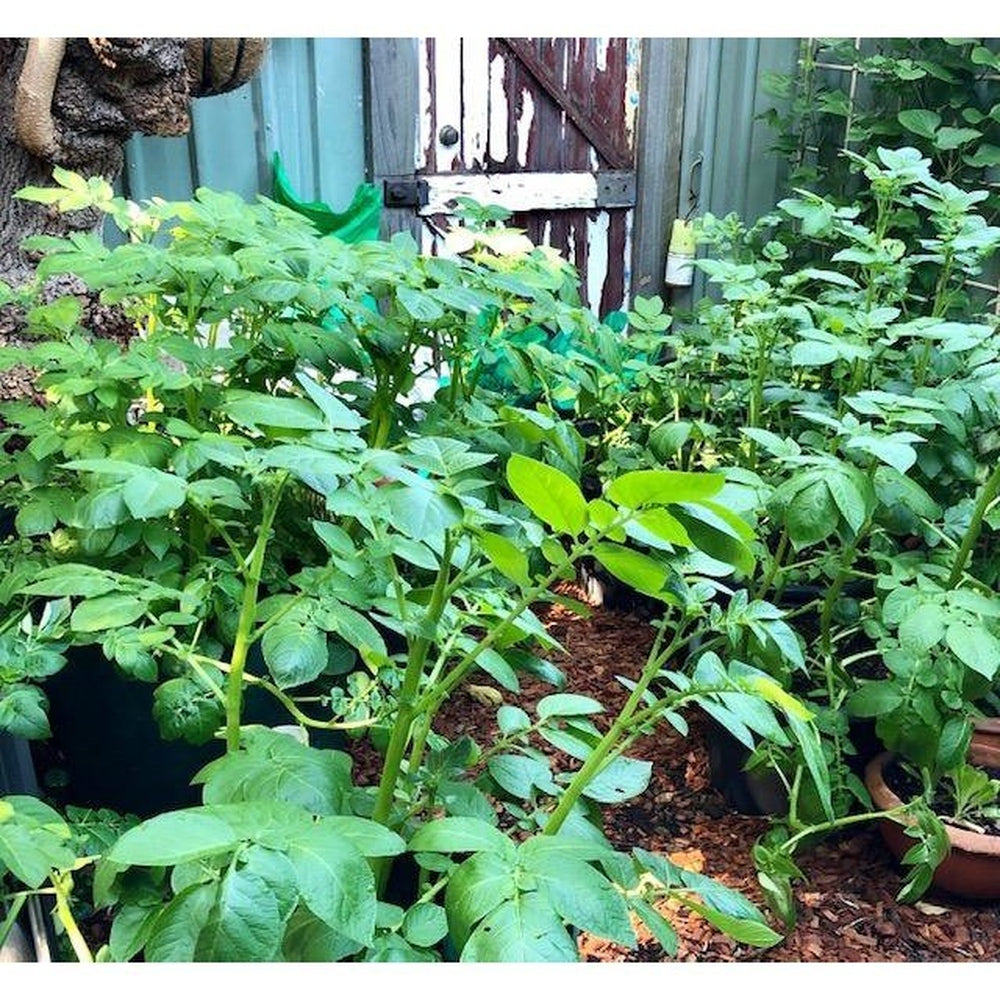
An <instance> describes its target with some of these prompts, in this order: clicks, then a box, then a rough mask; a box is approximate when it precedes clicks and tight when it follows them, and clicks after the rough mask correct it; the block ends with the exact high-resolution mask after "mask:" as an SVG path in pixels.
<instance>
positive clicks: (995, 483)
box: [947, 461, 1000, 590]
mask: <svg viewBox="0 0 1000 1000" xmlns="http://www.w3.org/2000/svg"><path fill="white" fill-rule="evenodd" d="M998 494H1000V461H998V462H997V466H996V468H995V469H994V470H993V472H992V473H990V477H989V479H987V480H986V482H985V484H984V485H983V488H982V490H981V491H980V493H979V497H978V499H977V500H976V506H975V507H974V508H973V511H972V519H971V520H970V521H969V527H968V528H966V529H965V535H964V537H963V538H962V544H961V545H960V546H959V549H958V553H957V554H956V556H955V561H954V563H952V566H951V573H950V574H949V576H948V583H947V588H948V590H953V589H954V588H955V587H957V586H958V581H959V580H961V579H962V574H963V573H964V572H965V564H966V563H967V562H968V560H969V556H970V555H971V554H972V550H973V549H974V548H975V545H976V542H977V541H979V533H980V532H981V531H982V530H983V520H984V518H985V517H986V511H987V510H988V509H989V506H990V504H991V503H993V501H994V500H995V499H996V498H997V495H998Z"/></svg>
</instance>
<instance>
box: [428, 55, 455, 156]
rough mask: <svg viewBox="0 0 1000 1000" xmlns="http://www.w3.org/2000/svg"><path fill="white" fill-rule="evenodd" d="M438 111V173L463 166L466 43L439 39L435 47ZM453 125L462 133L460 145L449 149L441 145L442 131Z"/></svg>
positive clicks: (436, 139) (436, 129)
mask: <svg viewBox="0 0 1000 1000" xmlns="http://www.w3.org/2000/svg"><path fill="white" fill-rule="evenodd" d="M434 78H435V87H434V92H435V108H434V112H435V113H434V123H435V124H434V129H435V135H434V136H433V137H432V141H433V143H434V155H435V159H436V163H437V171H438V172H439V173H445V172H446V171H448V170H452V169H454V166H455V164H456V161H457V165H458V167H459V168H461V166H462V162H461V156H462V139H461V131H462V40H461V39H460V38H438V39H436V40H435V43H434ZM447 125H450V126H451V127H452V128H454V129H455V130H456V131H457V132H458V133H459V141H458V142H457V143H454V144H453V145H451V146H446V145H445V144H444V143H443V142H441V141H440V135H441V129H443V128H444V127H445V126H447Z"/></svg>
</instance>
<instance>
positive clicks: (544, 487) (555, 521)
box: [507, 454, 587, 536]
mask: <svg viewBox="0 0 1000 1000" xmlns="http://www.w3.org/2000/svg"><path fill="white" fill-rule="evenodd" d="M507 481H508V483H510V488H511V489H512V490H513V491H514V495H515V496H516V497H517V498H518V500H520V501H521V502H522V503H523V504H524V505H525V506H526V507H527V508H528V510H530V511H531V512H532V514H534V515H535V516H536V517H538V518H540V519H541V520H542V521H544V522H545V523H546V524H548V525H550V526H551V527H552V528H554V529H555V530H556V531H558V532H563V533H565V534H568V535H574V536H576V535H579V534H580V532H582V531H583V529H584V528H585V527H586V526H587V501H586V500H585V499H584V498H583V494H582V493H581V492H580V487H579V486H577V485H576V483H574V482H573V480H572V479H570V478H569V476H567V475H566V473H565V472H560V471H559V470H558V469H554V468H552V466H550V465H546V464H545V463H544V462H539V461H537V460H536V459H534V458H528V457H527V456H525V455H517V454H515V455H511V456H510V458H509V459H508V460H507Z"/></svg>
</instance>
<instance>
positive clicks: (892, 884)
mask: <svg viewBox="0 0 1000 1000" xmlns="http://www.w3.org/2000/svg"><path fill="white" fill-rule="evenodd" d="M548 622H549V627H550V629H551V631H552V633H553V635H555V637H556V638H558V639H559V640H560V642H562V643H563V645H564V646H565V647H566V648H567V650H569V651H570V654H569V655H565V656H562V657H553V659H554V660H556V661H557V662H559V665H560V666H561V667H562V669H563V670H564V671H565V672H566V674H567V678H568V682H567V690H571V691H574V692H577V693H580V694H587V695H590V696H591V697H594V698H596V699H597V700H599V701H601V702H602V703H603V704H604V705H605V706H607V707H608V709H609V712H613V711H614V710H615V709H616V708H617V707H619V706H620V705H621V703H622V701H623V700H624V698H625V696H626V691H625V689H624V688H623V687H622V685H621V684H620V683H619V682H618V681H617V680H616V679H615V677H616V675H622V676H625V677H632V678H634V677H636V676H637V675H638V673H639V670H640V668H641V665H642V662H643V660H644V657H645V654H646V652H647V650H648V648H649V646H650V643H651V642H652V629H651V628H650V627H649V626H648V624H646V622H645V621H644V620H643V619H641V618H640V617H639V616H638V615H635V614H626V613H622V612H614V611H608V610H605V609H603V608H598V609H595V610H594V613H593V615H592V617H590V618H589V619H583V618H581V617H579V616H578V615H576V614H574V613H572V612H570V611H568V610H566V609H564V608H559V607H556V608H554V609H552V611H551V612H550V613H549V615H548ZM473 683H476V684H480V683H481V684H486V685H488V684H491V683H492V682H491V681H490V679H489V678H485V677H483V678H478V677H477V678H474V679H473ZM549 693H551V688H549V687H548V686H546V685H544V684H542V683H540V682H537V681H534V680H527V681H525V682H524V683H523V684H522V690H521V693H520V696H514V698H515V700H517V701H518V702H519V703H520V704H521V705H522V706H524V707H525V709H526V710H527V711H529V712H530V710H531V707H532V706H533V705H534V703H535V702H536V701H537V700H538V699H539V698H540V697H543V696H544V695H546V694H549ZM505 697H506V698H507V699H508V700H510V699H511V696H510V695H509V694H508V695H506V696H505ZM688 721H689V722H690V724H691V731H690V733H689V735H688V736H687V737H682V736H680V735H679V734H677V733H676V732H674V731H673V730H672V729H670V728H668V727H666V726H663V727H662V728H661V729H659V730H658V731H657V733H656V734H655V735H653V736H649V737H644V738H643V739H642V741H641V742H639V743H637V744H635V745H634V746H633V747H632V748H631V750H630V751H629V753H630V755H632V756H636V757H641V758H643V759H646V760H650V761H652V762H653V776H652V780H651V781H650V784H649V787H648V788H647V789H646V791H645V792H644V793H643V794H642V795H641V796H640V797H639V798H636V799H633V800H631V801H629V802H627V803H624V804H622V805H620V806H617V807H609V808H607V810H606V812H605V832H606V833H607V835H608V838H609V839H610V840H611V842H612V843H613V844H615V845H616V846H618V847H621V848H630V847H632V846H641V847H643V848H645V849H646V850H649V851H656V852H661V853H664V854H667V855H669V856H670V857H671V858H672V859H673V861H674V862H675V863H677V864H680V865H683V866H686V867H689V868H693V869H696V870H698V871H701V872H704V873H705V874H707V875H710V876H712V877H713V878H716V879H718V880H720V881H721V882H723V883H724V884H726V885H729V886H732V887H733V888H735V889H738V890H740V891H741V892H744V893H745V894H747V895H748V896H749V897H750V898H752V899H754V901H755V902H757V903H758V904H759V905H761V906H762V907H763V905H764V904H763V898H762V894H761V893H760V890H759V888H758V886H757V881H756V875H755V872H754V868H753V863H752V861H751V857H750V851H751V848H752V846H753V843H754V841H755V840H756V839H757V838H758V837H759V836H760V835H761V834H762V833H763V832H764V831H765V830H766V829H767V826H768V820H767V819H764V818H761V817H757V816H745V815H740V814H739V813H736V812H734V811H733V810H732V809H731V808H729V807H728V806H727V805H726V802H725V800H724V799H723V797H722V795H721V793H720V792H718V791H716V790H715V789H714V788H713V787H712V786H711V783H710V781H709V768H708V753H707V749H706V744H705V732H706V726H705V725H704V723H703V722H702V721H701V720H699V719H698V718H697V716H695V715H691V716H689V719H688ZM494 726H495V709H493V708H491V707H488V706H484V705H482V704H480V702H479V701H477V700H476V699H475V698H474V697H472V695H471V694H469V693H468V692H467V691H460V692H457V693H456V694H455V696H454V697H453V698H452V699H451V701H450V702H449V703H448V704H447V705H446V706H445V707H444V709H443V711H442V713H441V715H440V716H439V720H438V726H437V728H438V730H439V731H441V732H442V733H445V734H446V735H449V736H451V737H455V736H458V735H459V734H461V733H468V734H469V735H470V736H472V737H473V738H474V739H476V740H477V741H478V742H480V743H484V742H486V741H487V740H488V738H489V735H490V733H491V732H492V731H493V729H494ZM797 860H798V863H799V865H800V867H801V868H802V870H803V872H804V873H805V875H806V880H805V881H803V882H801V883H799V884H798V885H797V886H796V891H795V897H796V903H797V909H798V923H797V926H796V928H795V929H794V930H793V931H792V932H791V934H789V935H788V936H787V937H786V939H785V940H784V941H783V942H782V943H781V944H779V945H778V946H777V947H775V948H772V949H771V950H769V951H766V952H761V951H760V950H759V949H754V948H750V947H747V946H745V945H740V944H736V943H734V942H733V941H732V940H731V939H729V938H727V937H726V936H725V935H723V934H721V933H719V932H718V931H716V930H715V929H714V928H712V927H711V926H710V925H709V924H707V923H706V922H705V921H704V920H703V919H702V918H700V917H698V916H695V915H691V914H688V913H686V912H684V911H679V910H677V909H666V908H665V909H664V913H665V915H666V916H667V917H668V918H669V919H670V920H671V922H672V923H673V924H674V927H675V928H676V930H677V933H678V936H679V939H680V944H679V949H678V954H677V956H676V958H675V959H671V958H670V957H668V956H667V955H666V954H665V953H664V952H663V950H662V949H661V948H660V947H659V945H658V944H657V943H656V942H655V940H653V939H652V938H651V936H650V935H649V934H647V933H646V932H645V930H644V929H641V928H640V930H639V938H640V945H639V948H638V949H637V950H635V951H630V950H628V949H627V948H623V947H621V946H618V945H613V944H609V943H608V942H605V941H600V940H597V939H594V938H592V937H590V936H589V935H587V934H583V935H581V936H580V939H579V944H580V951H581V955H582V957H583V958H584V959H585V960H586V961H590V962H669V961H682V962H748V961H749V962H814V961H818V962H942V961H945V962H951V961H961V962H984V961H986V962H992V961H998V960H1000V906H998V905H995V904H978V905H972V904H969V903H966V902H963V901H961V900H958V899H954V898H952V897H948V896H946V895H944V894H941V893H936V892H931V893H928V894H927V895H926V896H925V897H924V899H923V900H921V901H920V902H919V903H917V904H916V905H910V906H907V905H903V904H900V903H898V902H896V900H895V896H896V893H897V892H898V891H899V889H900V888H901V885H902V881H901V878H900V871H899V868H898V866H897V865H896V863H895V861H894V860H893V858H892V855H891V854H890V853H889V851H888V849H887V848H886V847H885V846H884V844H883V843H882V840H881V837H880V835H879V833H878V830H877V829H876V828H875V827H874V826H870V827H868V826H866V827H861V828H853V832H851V833H850V834H849V835H846V836H843V837H842V838H841V839H839V840H836V841H834V840H831V841H827V842H824V843H821V844H819V845H818V846H816V847H815V848H813V849H811V850H809V851H808V852H806V851H803V852H802V853H801V854H800V855H799V856H798V857H797Z"/></svg>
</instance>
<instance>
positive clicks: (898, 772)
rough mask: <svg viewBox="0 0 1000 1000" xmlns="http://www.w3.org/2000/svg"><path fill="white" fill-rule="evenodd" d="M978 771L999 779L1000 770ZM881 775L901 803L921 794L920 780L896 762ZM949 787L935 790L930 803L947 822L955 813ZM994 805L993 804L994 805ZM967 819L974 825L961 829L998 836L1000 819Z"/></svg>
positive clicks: (884, 769)
mask: <svg viewBox="0 0 1000 1000" xmlns="http://www.w3.org/2000/svg"><path fill="white" fill-rule="evenodd" d="M979 770H980V771H983V772H984V773H985V774H987V775H988V776H989V777H990V778H993V779H994V780H995V779H998V778H1000V768H997V767H980V768H979ZM882 775H883V777H884V779H885V783H886V785H888V786H889V788H890V789H892V791H893V792H895V793H896V796H897V798H899V799H900V800H902V801H903V802H907V801H909V800H910V799H912V798H914V797H916V796H917V795H919V794H920V793H921V790H922V785H921V782H920V778H919V777H917V775H915V774H913V773H912V772H911V771H909V770H907V769H906V768H905V767H904V766H903V765H902V764H901V763H900V762H899V761H898V760H895V759H894V760H891V761H889V763H888V764H887V765H886V766H885V767H884V768H883V771H882ZM950 787H951V786H950V785H948V784H942V785H941V786H940V787H939V788H937V789H936V791H935V795H934V801H933V802H932V803H931V806H932V808H933V809H934V811H935V812H936V813H937V814H938V815H939V816H941V817H942V818H943V819H945V820H946V822H947V821H948V820H947V817H948V816H951V815H952V814H953V813H954V811H955V799H954V796H953V795H952V794H951V793H950ZM995 804H996V803H994V805H995ZM968 819H969V820H970V821H971V822H972V823H973V824H974V826H971V825H969V824H967V823H959V824H958V825H959V826H961V827H962V828H963V829H968V830H973V831H974V832H976V833H986V834H990V835H991V836H994V837H996V836H1000V819H992V818H990V817H988V816H983V815H981V814H976V815H972V816H969V817H968Z"/></svg>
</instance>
